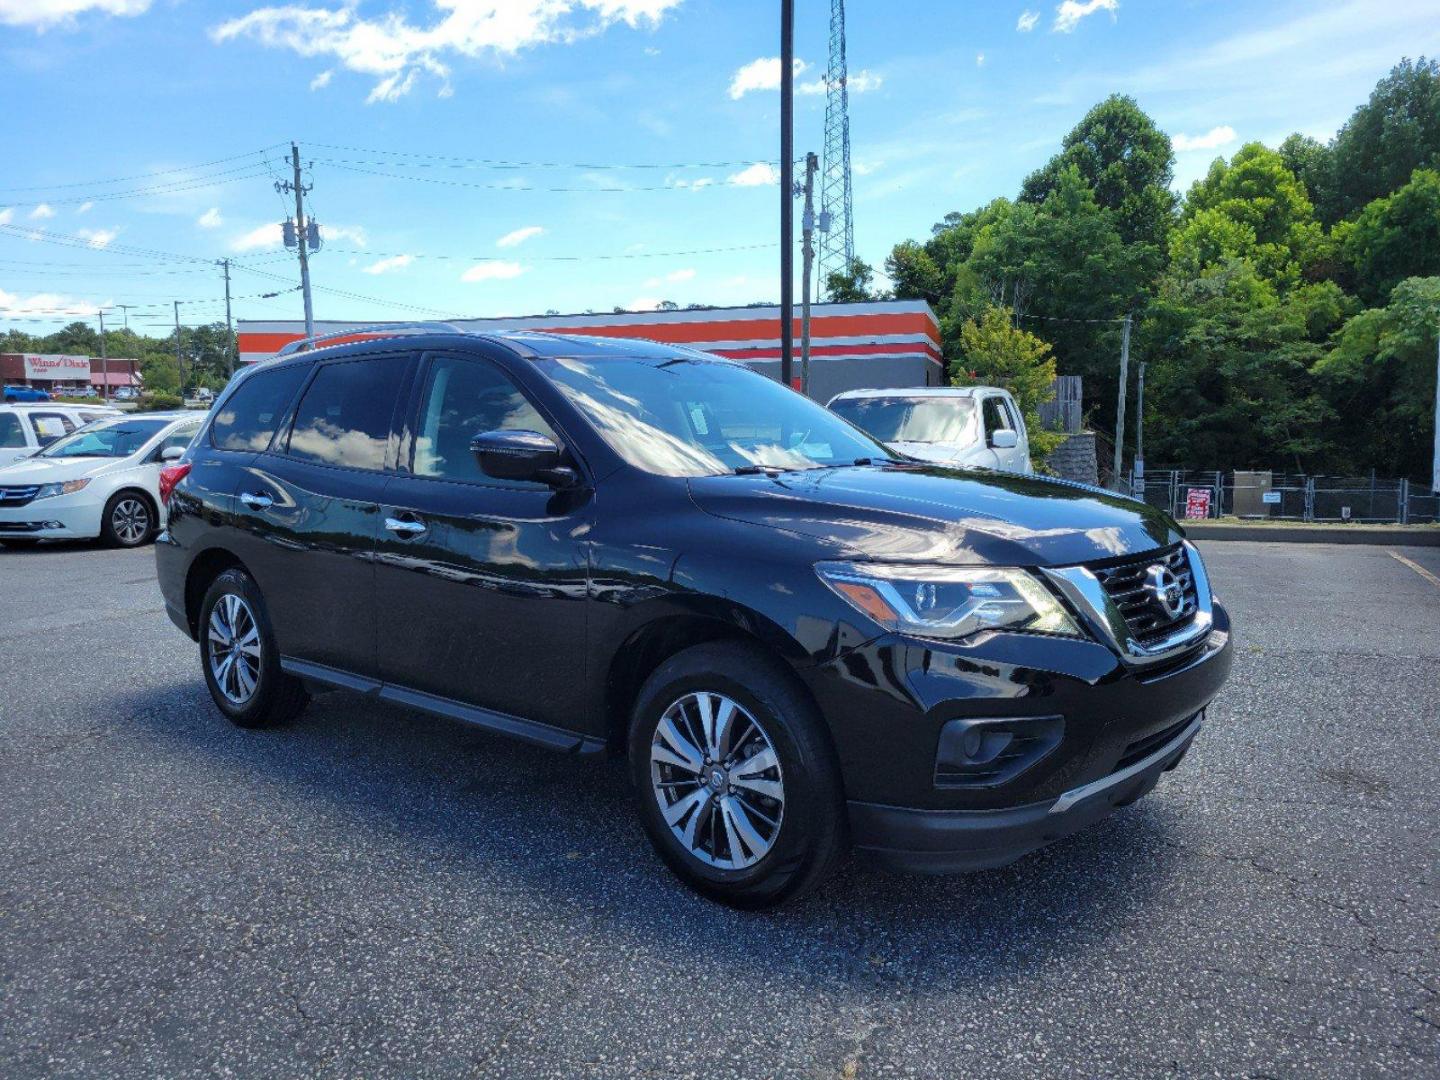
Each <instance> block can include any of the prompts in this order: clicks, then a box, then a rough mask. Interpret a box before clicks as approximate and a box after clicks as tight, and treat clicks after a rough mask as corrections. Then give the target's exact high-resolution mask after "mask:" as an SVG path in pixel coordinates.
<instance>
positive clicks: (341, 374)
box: [235, 352, 414, 676]
mask: <svg viewBox="0 0 1440 1080" xmlns="http://www.w3.org/2000/svg"><path fill="white" fill-rule="evenodd" d="M413 363H414V357H413V354H411V353H408V352H397V353H387V354H381V355H367V356H363V357H358V358H339V359H336V360H331V361H323V362H321V363H318V364H316V365H315V369H314V372H313V373H312V374H311V376H310V380H309V382H308V383H307V384H306V386H305V388H304V389H303V391H302V392H301V394H300V397H299V400H298V402H297V403H296V405H295V407H294V409H293V411H292V413H291V416H290V417H289V422H288V423H286V424H283V425H282V426H281V429H280V431H279V433H278V434H277V435H276V436H275V439H274V441H273V443H272V444H271V445H270V447H269V448H268V449H266V450H265V451H264V452H262V453H260V454H258V455H256V457H255V458H254V459H253V460H252V461H251V462H250V463H249V464H248V465H247V466H246V467H245V468H244V469H243V470H242V473H241V478H240V482H239V484H238V486H237V487H236V489H235V508H236V513H237V515H238V516H239V517H240V518H242V519H243V520H244V521H245V523H246V527H245V528H244V533H245V535H246V536H247V537H248V539H247V541H246V542H245V543H244V545H243V548H241V550H239V551H237V554H239V555H240V557H241V558H242V559H243V560H244V562H245V563H246V565H247V566H248V567H249V568H250V572H251V574H252V575H253V576H254V577H255V580H256V582H257V583H258V584H259V586H260V591H261V592H262V593H263V594H264V597H265V603H266V606H267V608H268V609H269V612H270V618H271V621H272V622H273V623H274V628H275V636H276V640H277V644H278V645H279V647H280V652H281V653H282V654H283V655H284V656H286V657H287V658H289V659H292V660H302V661H308V662H311V663H317V664H323V665H326V666H327V667H333V668H340V669H342V670H344V671H350V672H355V673H358V674H361V675H366V676H373V675H374V674H375V667H376V657H375V574H374V561H373V560H374V556H375V542H376V538H377V535H378V533H379V529H380V524H379V522H380V494H381V491H382V490H383V488H384V485H385V480H386V472H385V470H386V468H387V466H388V464H389V462H390V460H391V459H392V457H393V452H394V451H393V445H392V443H393V439H392V425H391V421H392V418H393V417H394V415H395V412H396V409H397V407H398V402H399V401H400V400H402V398H405V397H408V389H409V386H408V384H409V379H410V378H411V375H412V371H411V368H412V366H413ZM237 546H239V545H237Z"/></svg>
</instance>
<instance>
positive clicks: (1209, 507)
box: [1135, 469, 1440, 525]
mask: <svg viewBox="0 0 1440 1080" xmlns="http://www.w3.org/2000/svg"><path fill="white" fill-rule="evenodd" d="M1135 494H1136V495H1137V496H1139V497H1141V498H1143V499H1144V500H1145V501H1146V502H1147V503H1150V504H1151V505H1152V506H1159V507H1162V508H1164V509H1165V510H1168V511H1169V512H1170V513H1171V514H1173V515H1174V516H1175V517H1177V518H1185V517H1210V518H1218V517H1239V518H1245V519H1250V520H1266V519H1270V520H1275V521H1355V522H1370V523H1384V524H1391V525H1393V524H1400V525H1416V524H1424V523H1428V522H1440V496H1437V495H1436V493H1435V492H1434V491H1432V490H1431V489H1430V486H1429V485H1428V484H1424V483H1420V482H1418V481H1411V480H1404V479H1401V480H1388V479H1383V478H1380V477H1376V476H1311V475H1306V474H1301V473H1278V472H1230V473H1225V472H1206V471H1199V470H1194V469H1160V470H1154V471H1147V472H1146V474H1145V479H1144V481H1143V484H1141V485H1137V490H1136V492H1135Z"/></svg>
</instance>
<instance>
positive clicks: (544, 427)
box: [414, 356, 560, 486]
mask: <svg viewBox="0 0 1440 1080" xmlns="http://www.w3.org/2000/svg"><path fill="white" fill-rule="evenodd" d="M486 431H538V432H539V433H540V434H541V435H546V436H548V437H549V438H552V439H555V433H554V432H553V431H552V430H551V429H550V425H549V424H547V423H546V422H545V418H544V417H542V416H541V415H540V414H539V413H538V412H537V411H536V410H535V406H533V405H531V404H530V402H529V400H527V399H526V397H525V395H524V394H522V393H521V392H520V389H519V388H518V387H517V386H516V385H515V384H514V383H513V382H511V381H510V380H509V378H507V377H506V375H505V373H504V372H502V371H501V370H500V369H499V368H497V367H494V366H492V365H491V364H488V363H486V362H485V361H483V360H468V359H462V358H460V357H457V356H437V357H435V359H434V360H433V361H432V362H431V364H430V371H429V374H428V375H427V376H426V378H425V393H424V394H423V396H422V397H421V399H420V426H419V430H418V431H417V433H416V437H415V466H414V471H415V475H417V476H436V477H441V478H443V479H445V480H475V481H480V482H482V483H486V484H498V485H504V484H505V483H506V481H504V480H496V479H494V478H492V477H489V476H486V475H485V474H484V473H482V472H481V471H480V466H479V465H478V464H476V462H475V455H474V454H473V453H471V452H470V440H471V439H473V438H474V437H475V436H476V435H480V434H482V433H484V432H486ZM555 441H556V442H559V441H560V440H559V439H555ZM525 486H529V485H525Z"/></svg>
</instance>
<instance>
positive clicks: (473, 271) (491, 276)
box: [460, 261, 525, 281]
mask: <svg viewBox="0 0 1440 1080" xmlns="http://www.w3.org/2000/svg"><path fill="white" fill-rule="evenodd" d="M523 273H525V267H523V266H521V265H520V264H519V263H515V262H498V261H497V262H483V263H476V264H475V265H474V266H472V267H470V269H469V270H466V271H465V273H463V274H461V275H460V280H461V281H508V280H509V279H510V278H517V277H519V276H520V275H521V274H523Z"/></svg>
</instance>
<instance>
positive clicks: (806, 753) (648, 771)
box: [629, 642, 847, 910]
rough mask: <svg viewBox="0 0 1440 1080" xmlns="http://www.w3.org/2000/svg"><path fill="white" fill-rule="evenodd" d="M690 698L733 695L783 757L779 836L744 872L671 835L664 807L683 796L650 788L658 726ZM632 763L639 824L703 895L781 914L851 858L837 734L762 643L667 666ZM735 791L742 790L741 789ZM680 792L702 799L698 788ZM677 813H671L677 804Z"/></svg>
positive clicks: (687, 656) (686, 654)
mask: <svg viewBox="0 0 1440 1080" xmlns="http://www.w3.org/2000/svg"><path fill="white" fill-rule="evenodd" d="M690 694H711V695H724V696H725V697H728V698H730V699H731V700H732V701H733V702H734V703H735V704H737V705H738V706H740V707H741V708H742V709H743V710H745V711H746V712H748V713H749V714H750V717H751V718H753V720H755V721H757V722H758V724H759V726H760V727H761V728H762V729H763V733H764V736H767V737H768V742H769V743H770V745H771V746H772V747H773V750H774V753H775V755H776V756H777V757H778V759H779V763H780V775H781V776H782V777H783V785H782V787H783V811H782V812H781V813H780V814H779V815H778V816H779V824H778V829H777V831H776V832H775V833H774V834H773V836H772V837H771V838H770V842H771V846H770V848H769V850H768V851H767V852H766V853H765V854H764V855H763V857H760V858H759V860H758V861H757V862H755V863H754V864H753V865H750V866H747V867H744V868H741V869H730V868H724V867H721V866H716V865H712V864H711V863H709V862H707V861H705V859H704V857H703V856H697V855H696V854H695V853H694V852H692V850H691V849H690V848H689V847H687V846H686V844H685V842H684V841H683V839H682V838H681V837H677V836H676V835H675V833H674V831H672V828H671V826H670V825H669V824H668V823H667V822H666V820H665V816H664V810H663V808H662V807H661V800H662V799H664V798H667V797H670V798H674V797H675V796H673V795H672V796H665V795H662V794H660V793H659V792H658V791H657V788H656V786H655V784H654V783H653V782H652V780H653V777H652V763H651V747H652V742H653V741H654V740H655V737H656V729H657V728H658V727H659V725H660V723H661V721H662V720H663V719H664V718H665V716H666V714H667V710H671V708H672V706H674V705H676V703H677V702H680V701H682V700H685V699H686V698H687V695H690ZM672 715H673V714H672ZM751 745H752V746H753V745H754V744H753V743H752V744H751ZM738 753H743V750H741V751H737V754H738ZM629 757H630V771H631V779H632V782H633V783H634V785H635V792H636V796H637V798H638V800H639V803H640V818H641V821H642V823H643V824H644V826H645V831H646V833H647V834H648V835H649V837H650V841H651V843H653V844H654V845H655V849H656V851H657V852H658V853H659V855H660V857H661V858H662V859H663V860H664V861H665V863H666V865H667V866H669V867H670V869H671V870H672V871H674V873H675V874H676V876H678V877H679V878H680V879H681V880H682V881H684V882H685V883H686V884H687V885H689V886H690V887H691V888H692V889H694V890H695V891H696V892H699V893H701V894H702V895H704V896H707V897H710V898H711V899H714V900H718V901H720V902H721V903H725V904H728V905H730V906H732V907H737V908H744V909H748V910H759V909H763V908H769V907H774V906H776V905H778V904H781V903H784V902H786V901H789V900H793V899H796V898H797V897H800V896H802V895H804V894H805V893H807V892H809V891H811V890H812V889H814V888H815V887H816V886H818V885H819V884H820V883H821V882H822V881H824V880H825V878H826V877H828V876H829V875H830V873H831V872H833V870H834V869H835V867H836V865H837V864H838V863H839V861H840V859H841V857H842V856H843V855H844V853H845V848H846V843H847V835H846V819H845V800H844V794H843V790H842V785H841V781H840V768H839V762H838V761H837V759H836V755H835V750H834V747H833V745H832V744H831V741H830V734H829V731H828V729H827V728H826V726H825V722H824V720H823V719H822V718H821V717H820V715H819V712H818V711H817V710H816V708H815V705H814V703H813V702H812V701H811V700H810V698H809V696H808V695H807V694H806V693H805V690H804V687H803V686H802V685H801V684H800V683H799V682H798V680H797V679H796V678H795V676H794V675H793V674H792V673H791V672H790V671H789V670H788V669H787V668H785V666H784V665H783V664H781V663H780V662H779V661H777V660H776V659H774V658H773V657H771V656H769V655H767V654H766V653H765V652H764V650H762V649H760V648H758V647H756V646H752V645H748V644H745V643H743V642H712V643H709V644H704V645H696V646H693V647H692V648H689V649H686V650H684V651H683V652H680V653H677V654H676V655H675V656H673V657H671V658H670V659H669V660H666V661H665V662H664V663H663V664H661V665H660V666H659V667H658V668H657V669H656V670H655V671H654V673H653V674H651V676H650V677H649V679H647V680H646V681H645V685H644V686H643V687H642V688H641V690H640V694H639V696H638V698H637V700H636V703H635V708H634V712H633V714H632V716H631V724H630V739H629ZM685 782H686V783H692V782H691V781H685ZM672 786H673V785H672ZM728 790H729V791H730V792H731V793H735V788H734V787H731V788H729V789H728ZM676 791H677V792H680V791H683V792H685V793H687V794H692V795H697V796H698V794H699V789H698V788H679V789H676ZM740 794H742V796H743V797H744V798H753V796H752V795H750V794H749V793H740ZM720 795H721V790H720V789H717V791H716V792H715V793H714V795H713V796H712V797H713V798H714V799H716V800H719V799H720ZM767 805H770V804H767ZM670 808H671V810H672V811H673V810H674V809H675V808H676V806H675V804H673V803H672V804H671V806H670ZM772 812H773V811H772ZM695 813H696V814H697V815H698V814H699V813H700V811H699V810H696V811H695ZM712 827H713V826H712ZM700 828H703V826H697V830H696V832H697V835H698V831H699V829H700ZM712 842H713V843H716V844H719V843H721V841H719V840H712ZM712 854H713V853H712Z"/></svg>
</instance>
